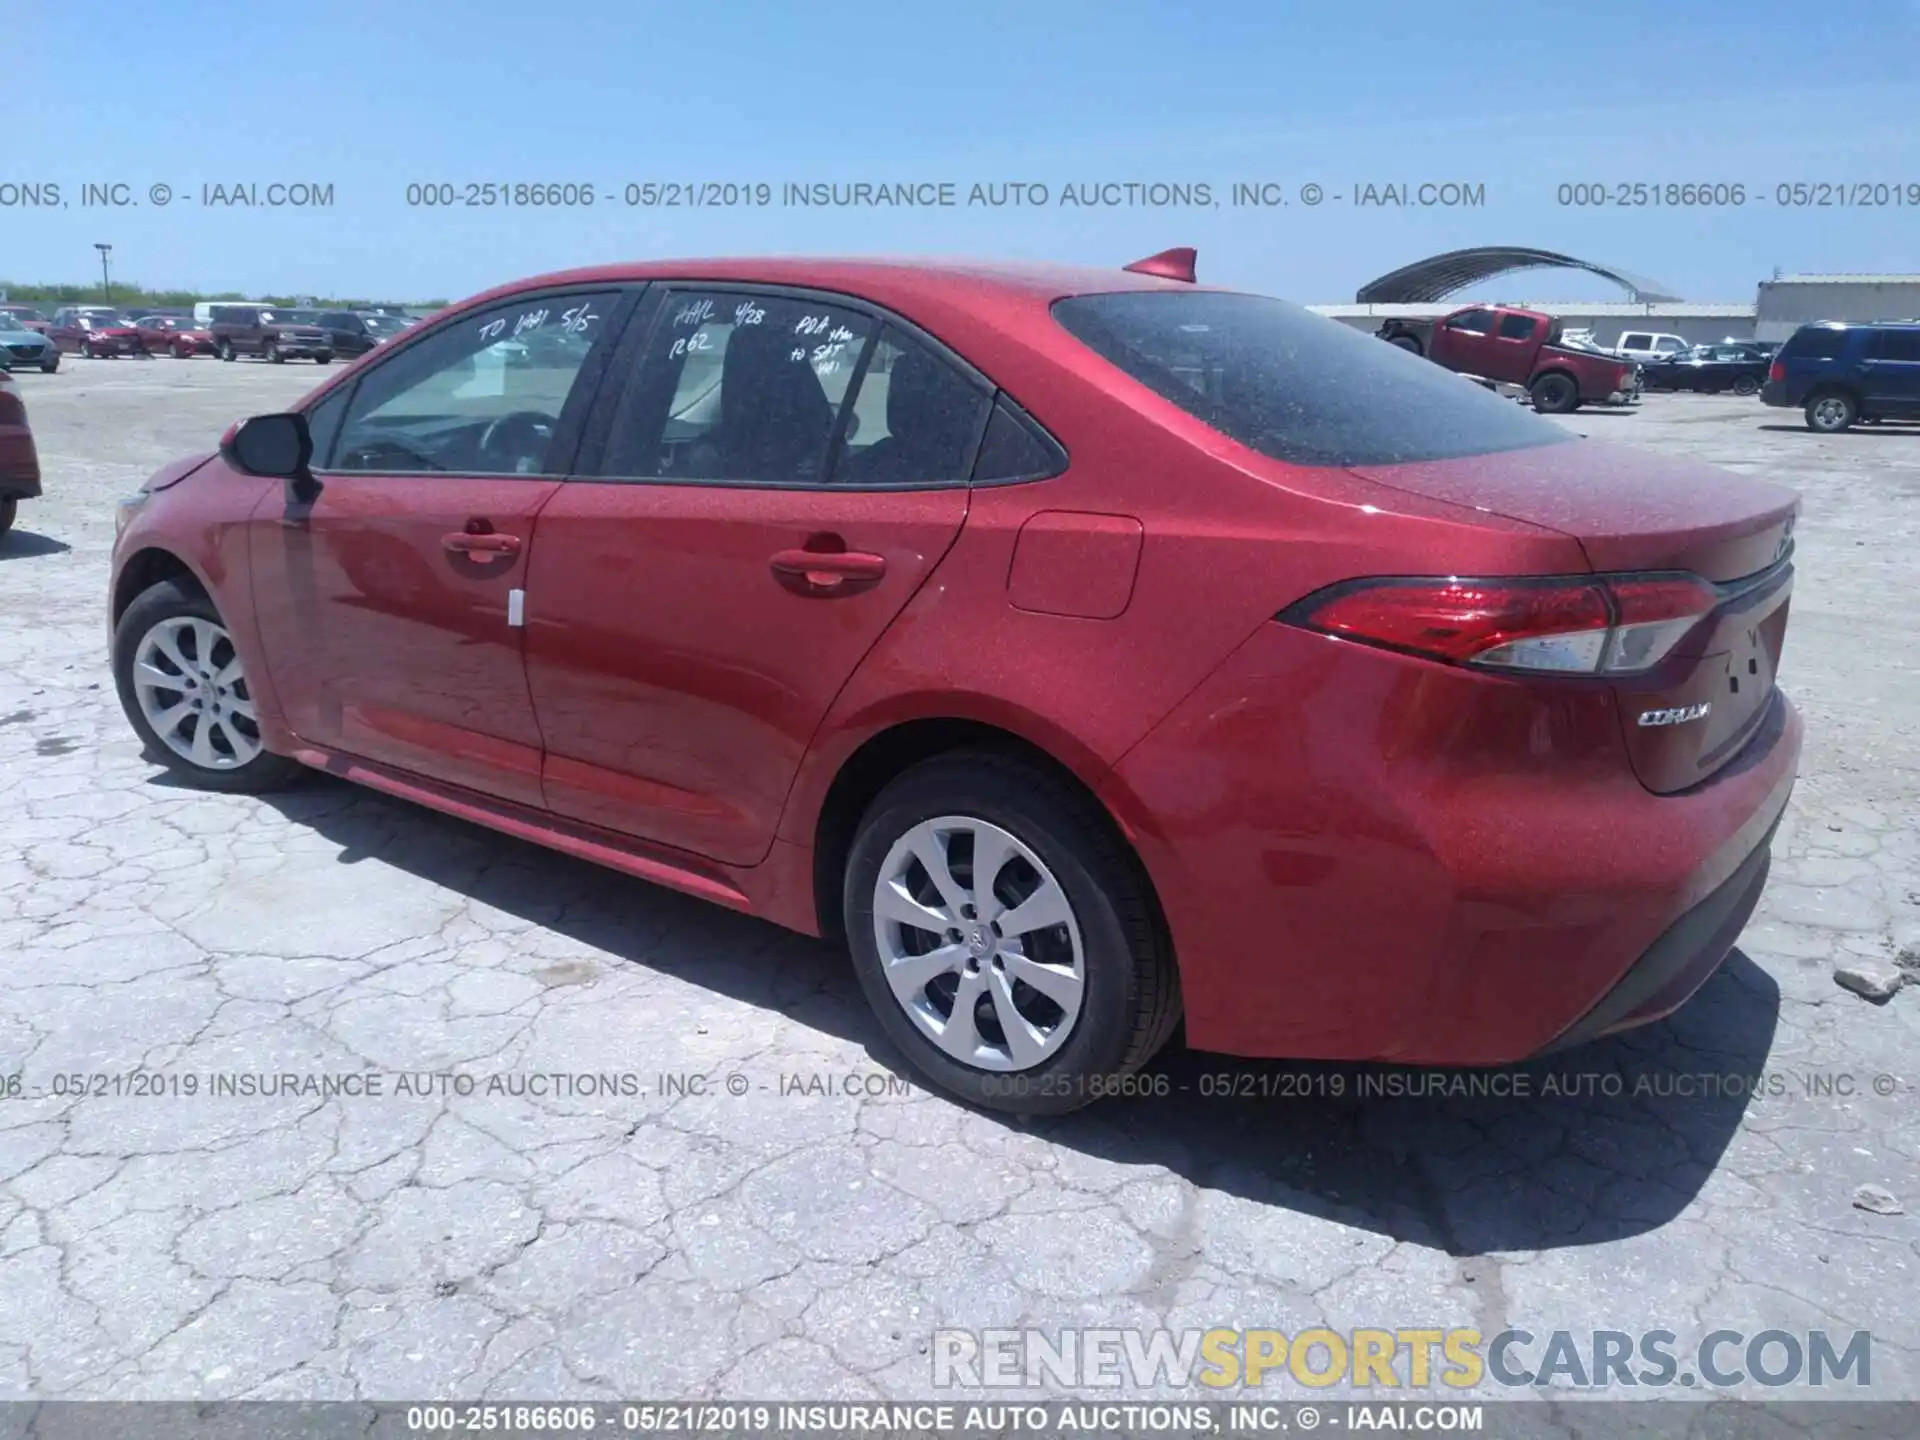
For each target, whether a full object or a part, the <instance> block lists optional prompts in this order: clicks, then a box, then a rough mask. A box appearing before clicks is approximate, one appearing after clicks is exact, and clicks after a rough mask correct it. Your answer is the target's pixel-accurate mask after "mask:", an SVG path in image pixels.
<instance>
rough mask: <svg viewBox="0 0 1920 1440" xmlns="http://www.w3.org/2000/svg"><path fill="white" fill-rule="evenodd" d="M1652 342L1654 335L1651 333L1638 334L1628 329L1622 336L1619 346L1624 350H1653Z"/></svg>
mask: <svg viewBox="0 0 1920 1440" xmlns="http://www.w3.org/2000/svg"><path fill="white" fill-rule="evenodd" d="M1652 342H1653V337H1652V336H1651V335H1636V334H1634V333H1633V332H1632V331H1628V332H1627V333H1626V334H1625V335H1622V336H1621V337H1620V347H1619V348H1620V349H1622V350H1651V349H1652V348H1653V343H1652Z"/></svg>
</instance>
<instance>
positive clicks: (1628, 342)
mask: <svg viewBox="0 0 1920 1440" xmlns="http://www.w3.org/2000/svg"><path fill="white" fill-rule="evenodd" d="M1692 348H1693V342H1692V341H1691V340H1688V339H1685V338H1684V337H1682V336H1679V335H1668V334H1665V333H1663V332H1661V331H1657V330H1627V331H1623V332H1622V333H1621V336H1620V338H1619V339H1618V340H1616V341H1614V342H1613V353H1614V354H1616V355H1618V356H1619V357H1620V358H1621V359H1622V360H1657V359H1659V358H1661V357H1662V356H1665V355H1678V354H1679V353H1680V352H1681V351H1682V350H1691V349H1692Z"/></svg>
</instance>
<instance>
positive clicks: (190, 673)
mask: <svg viewBox="0 0 1920 1440" xmlns="http://www.w3.org/2000/svg"><path fill="white" fill-rule="evenodd" d="M113 680H114V686H115V688H116V689H117V690H118V691H119V692H120V705H121V708H122V709H124V710H125V711H126V714H127V719H128V720H129V721H130V722H132V725H133V728H134V733H136V734H137V735H139V737H140V739H141V740H142V741H143V742H144V743H145V745H146V747H147V751H148V753H149V754H150V755H152V756H153V758H155V759H157V760H158V761H160V763H161V764H163V765H165V766H166V767H167V769H169V770H170V771H172V772H173V773H174V774H175V775H177V776H179V777H180V778H181V779H183V780H185V781H186V782H187V783H188V784H190V785H193V786H195V787H196V788H198V789H201V790H219V791H224V792H227V793H229V794H245V795H256V794H259V793H260V792H262V791H266V790H277V789H280V788H282V787H283V786H285V785H286V784H287V783H288V782H289V781H291V780H292V779H293V778H294V776H295V775H297V774H298V773H299V772H300V766H299V763H298V762H297V761H294V760H289V759H287V758H286V757H285V756H282V755H275V754H273V753H271V752H270V751H268V750H267V749H266V748H265V747H264V746H263V745H262V744H261V741H260V727H259V723H258V720H257V718H256V716H255V712H254V702H253V693H252V691H251V690H250V689H249V688H248V686H247V678H246V674H245V672H244V670H243V669H242V667H241V664H240V657H239V655H238V653H237V652H236V650H235V649H234V644H233V637H232V636H231V635H230V634H228V632H227V628H226V623H225V622H224V621H223V620H222V619H221V618H220V612H219V610H218V609H216V608H215V606H214V603H213V601H212V600H210V599H209V598H208V597H207V596H206V595H204V594H202V593H201V592H200V591H198V590H190V589H188V588H186V587H185V586H183V585H181V584H180V583H179V582H178V581H174V580H163V581H161V582H160V583H159V584H157V585H154V586H152V587H150V588H149V589H147V590H144V591H142V592H141V593H140V595H139V596H138V597H137V598H136V599H135V600H134V602H133V603H132V604H131V605H129V606H128V607H127V611H126V614H124V615H122V616H121V617H120V623H119V624H118V625H117V626H115V627H114V632H113Z"/></svg>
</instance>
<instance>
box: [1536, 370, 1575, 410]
mask: <svg viewBox="0 0 1920 1440" xmlns="http://www.w3.org/2000/svg"><path fill="white" fill-rule="evenodd" d="M1527 393H1528V394H1529V395H1530V396H1531V397H1532V398H1533V408H1534V409H1535V410H1538V411H1539V412H1540V413H1541V414H1542V415H1570V414H1572V413H1573V411H1575V410H1577V409H1578V408H1579V406H1580V388H1579V386H1577V385H1575V384H1574V383H1573V380H1572V378H1571V377H1570V376H1566V375H1562V374H1560V373H1559V372H1558V371H1555V372H1554V373H1552V374H1550V375H1542V376H1541V377H1540V378H1539V379H1538V380H1536V381H1534V382H1533V385H1532V386H1531V387H1530V388H1529V389H1528V391H1527Z"/></svg>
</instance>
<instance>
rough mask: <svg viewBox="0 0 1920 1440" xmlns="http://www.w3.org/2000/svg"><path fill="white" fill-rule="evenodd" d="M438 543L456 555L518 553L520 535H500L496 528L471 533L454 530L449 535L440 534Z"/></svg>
mask: <svg viewBox="0 0 1920 1440" xmlns="http://www.w3.org/2000/svg"><path fill="white" fill-rule="evenodd" d="M440 544H441V545H442V546H443V547H445V548H446V549H448V550H451V551H452V552H453V553H454V554H456V555H518V554H519V553H520V537H519V536H518V535H502V534H500V533H499V532H498V531H496V530H489V531H486V532H485V533H484V534H480V535H473V534H470V533H468V532H467V531H464V530H456V531H454V532H453V533H452V534H450V535H442V536H441V537H440Z"/></svg>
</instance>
